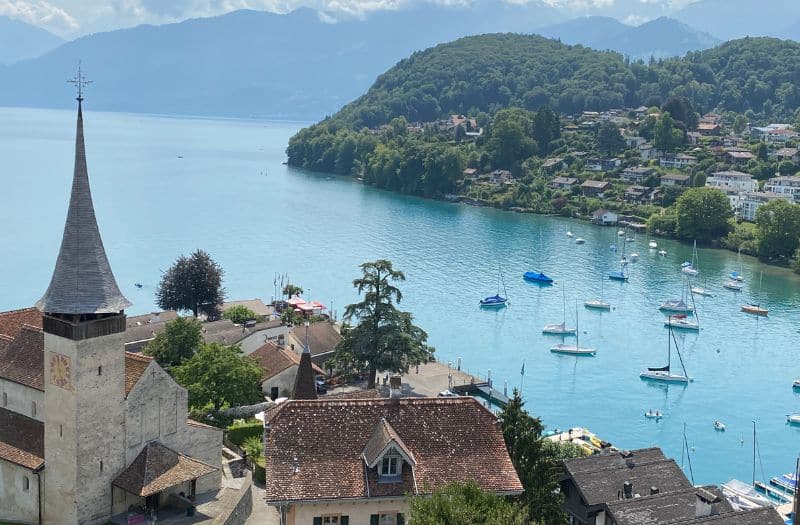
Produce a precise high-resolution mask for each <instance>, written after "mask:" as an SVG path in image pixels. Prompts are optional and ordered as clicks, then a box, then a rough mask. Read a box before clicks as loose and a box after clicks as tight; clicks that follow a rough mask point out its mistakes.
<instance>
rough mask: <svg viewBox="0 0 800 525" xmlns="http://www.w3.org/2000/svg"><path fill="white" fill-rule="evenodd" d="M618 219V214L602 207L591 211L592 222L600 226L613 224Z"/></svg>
mask: <svg viewBox="0 0 800 525" xmlns="http://www.w3.org/2000/svg"><path fill="white" fill-rule="evenodd" d="M618 221H619V215H617V214H616V213H614V212H613V211H608V210H605V209H603V208H600V209H599V210H595V211H594V212H593V213H592V222H593V223H594V224H598V225H600V226H613V225H615V224H617V222H618Z"/></svg>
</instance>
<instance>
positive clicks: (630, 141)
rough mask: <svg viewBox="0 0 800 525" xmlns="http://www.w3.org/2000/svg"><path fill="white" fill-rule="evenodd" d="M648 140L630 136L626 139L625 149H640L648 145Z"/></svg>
mask: <svg viewBox="0 0 800 525" xmlns="http://www.w3.org/2000/svg"><path fill="white" fill-rule="evenodd" d="M646 142H647V139H645V138H644V137H639V136H638V135H633V136H631V135H628V136H626V137H625V147H626V148H628V149H634V148H638V147H639V146H641V145H642V144H644V143H646Z"/></svg>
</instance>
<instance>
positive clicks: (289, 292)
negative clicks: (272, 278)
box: [283, 283, 303, 297]
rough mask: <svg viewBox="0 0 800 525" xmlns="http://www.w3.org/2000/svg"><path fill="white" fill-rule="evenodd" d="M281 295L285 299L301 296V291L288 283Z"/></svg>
mask: <svg viewBox="0 0 800 525" xmlns="http://www.w3.org/2000/svg"><path fill="white" fill-rule="evenodd" d="M283 295H285V296H286V297H294V296H300V295H303V289H302V288H300V287H299V286H297V285H296V284H292V283H288V284H287V285H286V286H284V287H283Z"/></svg>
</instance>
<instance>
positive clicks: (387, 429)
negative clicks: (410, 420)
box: [364, 418, 417, 466]
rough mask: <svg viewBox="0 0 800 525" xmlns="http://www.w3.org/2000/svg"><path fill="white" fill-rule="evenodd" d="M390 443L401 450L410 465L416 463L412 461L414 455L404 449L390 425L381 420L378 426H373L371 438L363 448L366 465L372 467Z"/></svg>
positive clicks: (400, 439)
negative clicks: (409, 461)
mask: <svg viewBox="0 0 800 525" xmlns="http://www.w3.org/2000/svg"><path fill="white" fill-rule="evenodd" d="M390 443H394V444H395V446H396V447H397V448H398V449H400V450H402V452H403V453H404V454H405V455H406V456H408V459H410V460H411V463H416V462H417V460H416V459H414V455H413V454H412V453H411V451H409V450H408V447H406V444H405V443H403V439H402V438H401V437H400V436H399V435H397V432H396V431H395V429H393V428H392V425H390V424H389V422H388V421H386V419H384V418H381V420H380V421H379V422H378V424H377V425H375V430H374V431H373V432H372V437H371V438H369V441H367V444H366V445H365V446H364V459H365V460H366V462H367V464H368V465H372V466H374V465H375V461H376V460H377V459H378V457H379V456H380V455H381V453H382V452H383V451H384V450H385V449H386V447H388V446H389V444H390Z"/></svg>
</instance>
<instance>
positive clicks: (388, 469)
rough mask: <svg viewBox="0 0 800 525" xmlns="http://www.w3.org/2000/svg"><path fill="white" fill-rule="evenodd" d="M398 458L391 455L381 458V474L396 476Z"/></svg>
mask: <svg viewBox="0 0 800 525" xmlns="http://www.w3.org/2000/svg"><path fill="white" fill-rule="evenodd" d="M398 459H399V458H397V457H393V456H388V457H385V458H383V461H382V462H381V476H396V475H397V460H398Z"/></svg>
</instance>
